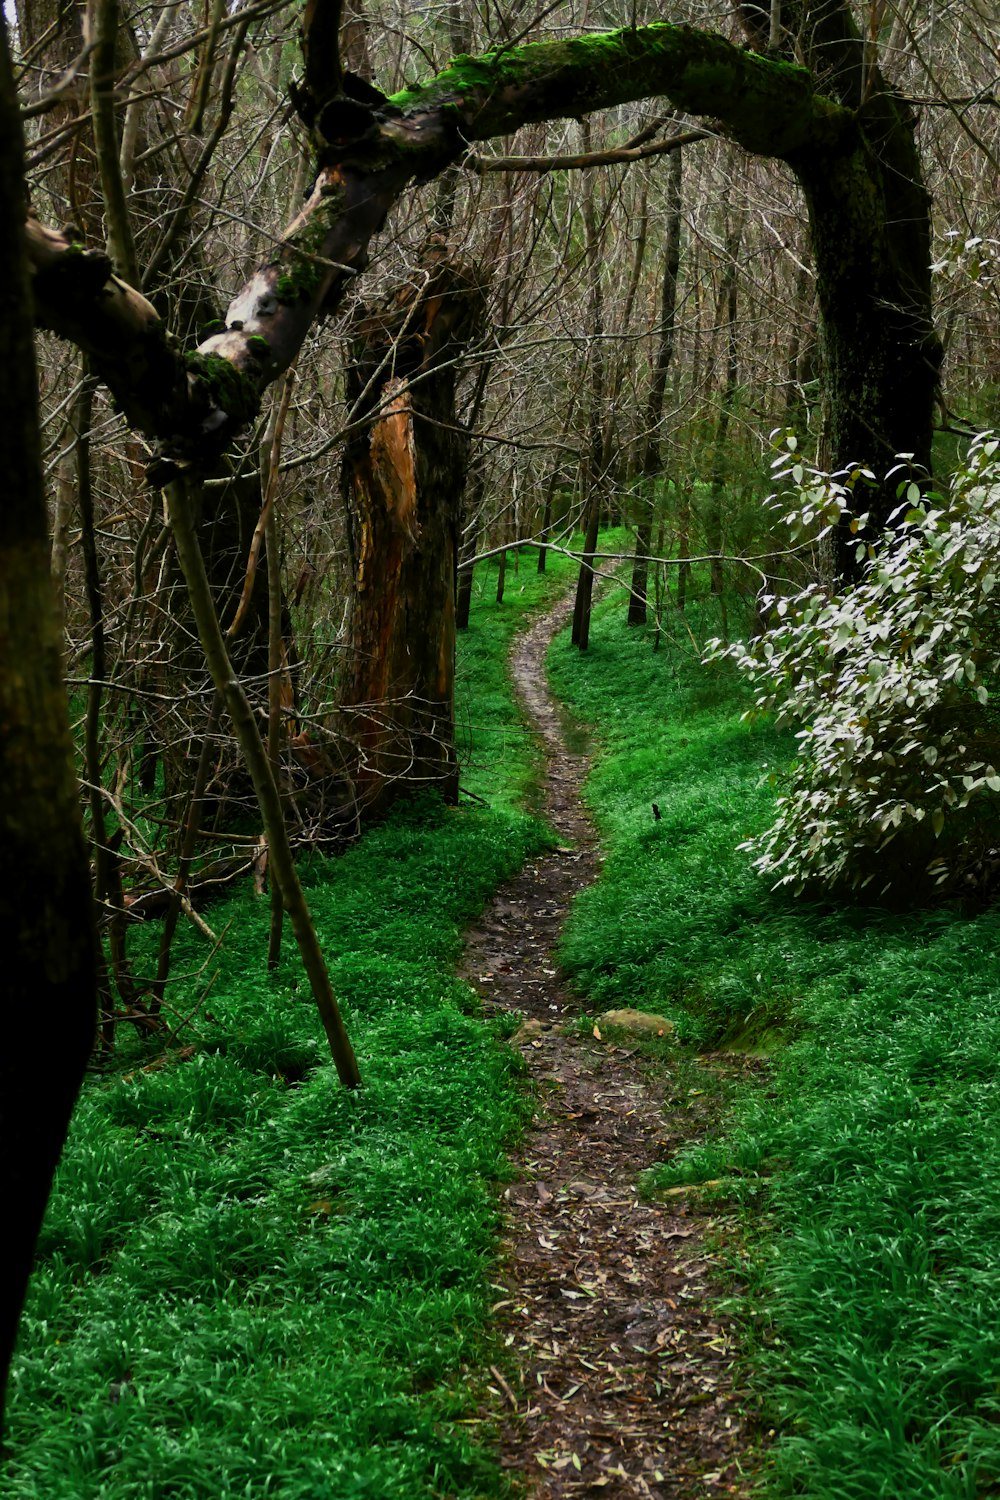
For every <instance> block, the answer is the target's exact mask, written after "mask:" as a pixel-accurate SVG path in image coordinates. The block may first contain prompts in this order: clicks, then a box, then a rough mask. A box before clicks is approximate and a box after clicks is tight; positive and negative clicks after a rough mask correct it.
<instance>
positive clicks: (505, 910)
mask: <svg viewBox="0 0 1000 1500" xmlns="http://www.w3.org/2000/svg"><path fill="white" fill-rule="evenodd" d="M571 609H572V604H571V602H570V601H563V602H562V603H561V604H560V605H559V606H558V607H557V608H556V609H555V610H554V611H552V612H550V613H549V614H548V615H547V616H546V617H545V618H543V619H542V620H541V621H539V622H538V623H537V624H536V625H535V626H534V627H533V628H532V629H531V630H530V631H529V632H528V633H526V634H525V635H523V636H521V637H519V638H518V640H517V641H516V642H515V646H514V651H513V654H512V657H511V667H512V672H513V676H514V681H515V685H516V689H517V693H518V696H519V698H520V700H521V703H522V705H523V707H524V709H525V711H526V713H527V714H528V715H529V716H530V718H531V720H532V721H533V723H534V725H535V727H536V729H537V731H538V734H539V736H540V738H541V741H542V743H543V745H544V748H545V755H546V779H545V788H544V807H545V812H546V814H547V816H548V817H549V819H550V820H551V822H552V823H553V825H554V826H555V827H556V829H557V830H558V831H559V833H560V835H561V836H562V838H563V840H564V841H565V842H564V844H563V845H562V846H561V847H560V848H559V849H558V850H556V851H554V852H552V853H547V854H543V855H540V856H539V857H538V858H536V859H534V860H532V861H529V863H528V864H527V865H526V866H525V868H524V869H523V870H522V871H521V872H520V873H519V874H518V875H517V876H516V877H515V878H514V879H513V880H512V881H510V882H509V883H508V884H507V885H505V886H504V887H503V888H502V889H501V890H500V891H499V892H498V893H497V895H496V897H495V898H494V900H493V902H492V904H491V905H490V906H489V907H488V908H487V910H486V912H485V913H484V915H483V917H482V920H481V921H480V923H479V924H478V925H477V926H476V927H474V928H473V929H472V930H471V931H470V933H469V935H468V940H467V947H466V957H465V965H464V968H465V973H466V975H467V977H468V978H469V980H470V981H471V982H472V984H473V985H475V987H476V989H477V990H478V991H479V993H480V995H481V996H482V997H483V1001H484V1005H485V1006H486V1008H487V1010H488V1011H489V1010H492V1011H493V1012H494V1013H496V1012H497V1011H501V1010H517V1011H520V1012H523V1013H524V1016H525V1020H524V1023H523V1024H522V1026H521V1028H520V1030H519V1032H518V1033H517V1035H516V1036H515V1038H514V1045H516V1046H518V1047H519V1049H520V1051H521V1052H522V1054H523V1055H524V1058H525V1061H526V1064H527V1068H528V1072H529V1075H530V1079H531V1082H532V1083H533V1084H534V1086H535V1089H536V1091H537V1100H538V1102H537V1108H536V1114H535V1119H534V1122H533V1124H532V1126H531V1127H530V1129H529V1130H528V1132H527V1133H526V1136H525V1139H524V1141H523V1144H522V1147H521V1149H520V1151H519V1152H518V1153H517V1155H516V1157H515V1167H516V1168H517V1170H518V1177H517V1180H516V1182H515V1183H514V1185H512V1186H511V1187H510V1188H509V1189H508V1190H507V1191H506V1193H505V1194H504V1200H505V1208H506V1210H507V1217H506V1226H505V1245H504V1249H505V1255H504V1259H503V1265H502V1269H501V1273H500V1275H501V1278H502V1280H503V1282H504V1283H505V1284H506V1285H507V1287H508V1288H509V1290H508V1292H507V1295H506V1296H505V1297H504V1298H503V1299H502V1300H501V1301H500V1303H499V1305H498V1307H497V1310H496V1311H497V1316H498V1318H499V1319H500V1321H501V1327H502V1329H503V1331H504V1333H505V1336H506V1338H507V1342H508V1345H509V1346H510V1347H511V1349H512V1352H513V1354H514V1355H515V1357H516V1364H517V1369H518V1372H519V1375H518V1378H515V1379H514V1380H513V1381H511V1379H510V1378H508V1376H509V1372H508V1375H504V1373H503V1372H502V1371H499V1370H494V1372H493V1373H494V1377H495V1381H496V1385H495V1389H496V1392H497V1396H498V1406H500V1405H502V1406H503V1414H502V1416H501V1417H500V1419H499V1420H500V1447H501V1456H502V1460H503V1463H504V1466H505V1467H506V1468H508V1469H509V1470H510V1471H512V1472H515V1473H520V1474H521V1475H523V1476H524V1477H525V1478H526V1479H527V1481H528V1485H529V1489H530V1493H531V1494H532V1495H533V1496H536V1497H538V1500H562V1497H567V1496H575V1495H584V1494H592V1493H593V1494H602V1495H607V1496H614V1497H622V1500H626V1497H628V1500H633V1497H641V1500H667V1497H669V1500H703V1497H706V1496H713V1495H736V1496H745V1495H747V1494H748V1493H749V1479H748V1477H747V1476H746V1475H745V1473H744V1470H743V1466H742V1464H743V1461H744V1456H745V1452H746V1448H747V1445H748V1439H747V1434H746V1433H745V1432H744V1431H743V1430H742V1421H741V1418H740V1416H739V1408H740V1399H739V1393H738V1392H737V1391H736V1390H735V1389H734V1383H733V1382H734V1376H733V1362H734V1353H733V1341H732V1335H731V1330H730V1328H729V1326H728V1324H727V1321H726V1319H725V1317H723V1316H720V1315H719V1314H718V1312H717V1311H715V1310H714V1309H713V1302H712V1298H711V1295H710V1293H709V1290H708V1283H709V1279H710V1276H711V1274H712V1253H711V1252H710V1250H709V1247H708V1243H707V1237H708V1236H709V1235H710V1234H711V1233H712V1231H713V1230H714V1229H716V1228H717V1227H718V1224H719V1221H718V1220H717V1219H713V1218H711V1217H709V1216H708V1214H707V1213H706V1212H705V1211H704V1210H703V1209H702V1208H701V1206H700V1205H699V1202H698V1194H697V1192H690V1193H685V1192H681V1193H678V1194H676V1195H675V1196H673V1197H671V1198H670V1200H669V1202H668V1203H667V1204H666V1205H663V1204H650V1203H643V1202H640V1201H639V1197H638V1181H639V1177H640V1174H641V1173H642V1172H643V1171H644V1170H645V1169H646V1168H647V1167H649V1166H651V1165H652V1164H653V1163H654V1162H655V1161H657V1160H662V1159H663V1157H664V1154H665V1153H667V1152H669V1150H670V1149H672V1148H673V1147H675V1146H677V1145H679V1144H680V1143H681V1142H682V1141H684V1140H689V1139H691V1137H692V1136H696V1135H698V1134H699V1133H700V1131H701V1130H702V1129H703V1128H704V1125H705V1123H706V1120H705V1114H706V1111H707V1110H708V1109H709V1108H710V1106H708V1105H707V1104H704V1103H703V1099H702V1095H701V1093H700V1091H697V1090H691V1089H690V1088H689V1085H690V1073H689V1071H687V1072H684V1073H683V1075H682V1077H683V1082H682V1083H681V1082H677V1083H675V1081H674V1080H673V1078H672V1072H673V1070H672V1069H670V1068H669V1067H664V1066H663V1065H662V1064H658V1065H657V1067H656V1069H655V1072H654V1070H653V1069H652V1068H651V1066H650V1065H649V1063H648V1062H645V1061H643V1059H642V1058H641V1057H639V1056H637V1055H636V1053H635V1052H634V1051H632V1050H630V1049H629V1048H628V1047H627V1046H624V1047H623V1046H613V1045H610V1044H609V1043H608V1042H607V1041H606V1040H599V1039H598V1038H597V1037H595V1036H593V1035H592V1034H590V1033H589V1032H587V1031H582V1030H581V1028H580V1027H579V1026H570V1025H569V1024H568V1023H572V1022H573V1020H574V1018H576V1017H578V1016H579V1015H580V1014H581V1008H580V1006H579V1003H578V1002H577V1001H576V1000H575V999H574V997H573V995H572V993H571V992H570V991H569V990H568V989H567V987H566V985H565V982H564V980H563V978H562V977H561V975H560V972H559V966H558V962H557V959H556V957H555V951H556V945H557V943H558V939H559V934H560V931H561V929H562V925H563V922H564V920H565V917H566V913H567V911H568V908H569V905H570V902H571V900H572V898H573V897H574V896H575V895H576V894H577V892H578V891H580V890H582V889H583V888H584V887H585V886H587V885H589V884H590V883H591V882H592V881H594V880H595V879H596V878H597V874H598V870H599V865H600V851H599V849H598V844H597V837H596V833H595V830H594V828H593V825H592V824H591V822H590V820H589V818H588V816H587V813H586V811H585V809H584V806H583V803H582V801H581V797H580V789H581V785H582V782H583V778H584V776H585V774H586V770H587V760H586V758H585V757H583V756H580V755H576V754H573V753H571V752H570V750H569V749H568V748H567V745H566V743H565V739H564V736H563V732H562V728H561V720H560V713H559V709H558V707H557V705H556V704H555V702H554V701H553V700H552V698H551V697H550V695H549V693H548V691H547V687H546V680H545V670H544V660H545V652H546V649H547V647H548V644H549V642H550V640H551V638H552V636H553V634H554V633H555V632H556V630H558V629H559V628H560V626H561V625H562V624H563V623H564V622H565V620H566V619H567V617H568V615H569V614H570V612H571ZM618 1035H620V1033H618ZM674 1094H676V1097H671V1096H672V1095H674Z"/></svg>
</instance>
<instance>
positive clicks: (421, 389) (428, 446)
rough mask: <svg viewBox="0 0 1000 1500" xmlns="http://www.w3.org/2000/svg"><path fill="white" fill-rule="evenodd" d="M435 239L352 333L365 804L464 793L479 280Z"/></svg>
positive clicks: (358, 694)
mask: <svg viewBox="0 0 1000 1500" xmlns="http://www.w3.org/2000/svg"><path fill="white" fill-rule="evenodd" d="M437 253H438V252H436V251H434V249H433V248H432V252H431V257H430V259H429V260H428V261H427V262H426V264H427V266H428V275H427V277H426V280H425V281H424V283H423V285H422V286H418V285H413V284H410V285H408V286H406V287H404V288H403V289H402V290H401V291H400V292H398V293H396V294H395V296H393V297H392V298H390V299H389V302H388V304H387V305H385V306H384V307H382V308H381V309H379V311H378V312H376V313H373V314H367V315H364V316H362V317H361V318H360V319H359V320H358V321H357V322H356V323H355V326H354V329H353V334H352V355H353V358H352V363H351V365H350V367H349V370H348V394H349V396H351V397H353V399H354V401H355V403H356V407H355V412H356V415H365V414H367V415H369V416H370V418H371V424H370V426H365V427H363V428H362V429H361V431H360V432H359V433H358V434H357V435H356V436H355V437H354V438H353V439H352V440H351V441H350V442H349V444H348V448H347V453H346V456H345V461H344V492H345V497H346V500H347V508H348V518H349V528H348V538H349V547H350V553H351V563H352V567H353V570H354V588H353V592H352V596H351V611H350V618H349V623H348V631H347V660H346V664H345V669H344V675H343V679H342V686H341V693H340V709H341V721H342V730H343V733H344V735H345V736H346V738H347V741H348V744H349V747H350V748H349V749H348V752H347V753H348V756H349V757H350V761H351V763H352V765H353V768H354V769H353V777H354V781H355V786H356V800H357V803H358V805H359V807H360V809H361V815H362V817H363V818H370V817H372V816H378V815H381V814H382V813H384V812H385V811H386V810H387V808H388V807H389V806H390V805H391V803H392V802H393V801H395V800H396V799H397V798H398V797H399V796H400V795H404V794H412V793H413V792H414V791H416V790H419V789H421V788H427V787H429V788H433V789H435V790H437V791H439V792H440V793H441V795H442V796H443V797H444V798H445V799H446V800H447V801H449V802H454V801H455V800H456V799H457V796H458V766H457V762H456V758H455V583H456V570H457V558H458V541H459V536H458V533H459V521H460V516H461V510H462V493H463V490H464V487H465V480H466V469H467V463H468V454H469V440H468V437H467V435H466V434H465V433H464V432H463V431H460V430H459V429H458V427H457V426H456V420H455V378H456V368H455V356H456V354H457V353H458V352H459V351H460V350H461V349H462V348H463V347H464V345H465V344H466V342H467V341H468V340H469V338H471V337H472V335H473V332H474V330H475V328H476V327H477V325H478V323H479V320H480V318H481V316H482V308H483V299H482V287H481V285H480V283H479V281H478V280H477V278H476V277H475V276H474V275H473V274H472V273H471V272H470V271H468V270H467V269H465V268H463V267H459V266H457V265H455V264H453V263H451V262H449V261H447V260H445V259H440V260H438V261H436V262H435V258H434V257H435V255H436V254H437Z"/></svg>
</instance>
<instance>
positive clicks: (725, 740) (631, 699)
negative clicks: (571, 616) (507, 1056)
mask: <svg viewBox="0 0 1000 1500" xmlns="http://www.w3.org/2000/svg"><path fill="white" fill-rule="evenodd" d="M624 608H625V606H624V599H623V598H621V597H618V598H615V599H612V600H609V601H608V602H607V604H606V605H605V606H603V607H602V610H601V611H600V617H599V619H598V621H597V622H596V623H595V627H594V632H593V636H592V642H593V644H592V650H591V651H590V653H588V655H587V656H585V657H581V656H580V655H579V654H578V653H574V652H572V651H571V650H570V649H569V648H568V646H567V645H566V644H565V642H563V641H560V642H558V643H557V644H556V645H555V647H554V648H553V651H552V654H551V666H552V672H553V676H554V679H555V681H556V683H557V685H558V687H559V690H560V691H561V692H562V693H563V694H564V695H565V697H566V698H567V700H568V701H569V702H570V703H571V704H572V706H573V708H574V710H575V712H576V713H577V714H578V715H579V716H580V717H581V718H582V719H583V720H585V721H587V722H588V723H590V724H591V725H592V726H593V731H594V734H595V737H596V739H597V741H598V743H599V744H600V747H601V754H600V758H599V760H598V762H597V765H596V767H595V770H594V772H593V775H592V778H591V781H590V784H589V789H588V795H589V798H590V801H591V803H592V806H593V808H594V811H595V813H596V815H597V817H598V820H599V822H600V824H601V826H602V830H603V833H604V836H605V838H606V840H607V843H608V847H609V856H608V859H607V862H606V864H605V867H604V872H603V876H602V879H601V881H600V883H599V884H598V885H597V886H595V887H593V888H592V889H591V890H590V891H589V892H587V893H585V894H584V896H583V897H582V898H581V899H580V901H579V902H578V903H577V904H576V906H575V908H574V911H573V914H572V919H571V922H570V926H569V929H568V931H567V934H566V939H565V945H564V955H563V956H564V960H565V962H566V964H567V966H568V967H569V969H570V971H571V973H572V974H573V976H574V977H575V980H576V983H577V984H578V985H579V986H580V987H581V988H582V989H583V990H584V991H585V993H586V994H587V995H588V996H589V997H590V998H591V1000H592V1002H593V1006H594V1008H595V1009H603V1008H604V1007H606V1006H612V1005H620V1004H626V1003H627V1004H633V1005H636V1006H640V1007H642V1008H648V1009H654V1010H660V1011H663V1012H665V1013H666V1014H668V1015H672V1016H673V1017H674V1018H675V1020H676V1021H677V1023H678V1027H679V1031H680V1034H681V1036H682V1037H683V1038H684V1039H685V1040H686V1041H688V1042H689V1043H692V1044H695V1045H696V1046H699V1047H719V1046H723V1047H725V1046H727V1045H731V1046H734V1047H736V1048H740V1049H757V1050H761V1051H768V1050H770V1051H771V1052H772V1058H773V1072H772V1073H771V1075H770V1077H769V1079H768V1080H767V1081H766V1083H761V1084H760V1085H759V1086H757V1087H755V1088H750V1089H743V1090H739V1091H737V1093H736V1095H735V1097H734V1098H733V1099H731V1100H730V1103H729V1110H730V1113H729V1118H728V1121H727V1125H726V1128H725V1131H724V1133H723V1134H722V1135H721V1136H719V1137H717V1138H714V1139H712V1140H709V1141H707V1142H705V1143H703V1144H702V1145H699V1146H694V1147H692V1148H690V1149H689V1150H687V1151H686V1152H684V1153H682V1154H681V1155H680V1156H679V1157H676V1158H674V1159H673V1160H672V1161H670V1162H666V1163H664V1164H663V1166H662V1167H660V1168H658V1169H656V1170H655V1171H654V1173H653V1174H652V1175H651V1180H650V1184H649V1186H650V1190H651V1191H653V1192H655V1191H656V1189H657V1187H665V1186H669V1185H671V1184H676V1183H679V1182H685V1181H692V1182H694V1181H702V1180H704V1179H708V1178H716V1177H720V1176H724V1177H726V1178H728V1180H729V1182H730V1184H731V1189H732V1195H734V1196H736V1197H737V1198H742V1199H743V1200H744V1202H745V1203H746V1205H747V1209H746V1212H747V1224H746V1226H745V1233H748V1234H750V1235H751V1240H750V1244H751V1250H750V1252H749V1257H748V1259H747V1260H746V1261H745V1263H744V1264H742V1265H741V1267H740V1269H741V1271H742V1272H743V1274H744V1276H746V1277H749V1279H750V1283H751V1290H750V1293H749V1295H748V1298H747V1300H746V1303H745V1305H744V1307H743V1311H744V1314H745V1318H744V1328H745V1333H746V1351H747V1358H748V1361H749V1369H750V1378H751V1381H752V1384H753V1385H754V1387H755V1388H756V1390H757V1391H758V1392H759V1393H760V1396H761V1399H762V1401H763V1412H764V1422H765V1428H766V1427H767V1426H769V1425H770V1426H775V1427H776V1428H777V1430H778V1438H777V1442H776V1444H775V1446H774V1449H773V1451H772V1453H771V1456H770V1458H769V1460H768V1465H767V1469H766V1474H765V1479H764V1480H763V1481H762V1484H763V1490H764V1492H765V1493H767V1494H771V1495H775V1496H777V1495H782V1496H788V1495H804V1496H808V1497H809V1500H873V1497H886V1500H889V1497H891V1500H903V1497H905V1500H925V1497H926V1500H932V1497H933V1500H938V1497H948V1500H952V1497H954V1500H958V1497H963V1500H972V1497H980V1496H987V1495H990V1494H1000V1074H998V1068H997V1059H998V1057H1000V914H998V913H996V912H986V913H983V914H979V915H973V916H970V915H967V914H963V913H962V912H960V911H958V910H956V909H950V908H949V909H942V910H938V911H915V912H912V913H898V912H896V913H889V912H882V911H877V910H872V909H865V908H864V907H861V906H850V905H842V906H835V905H832V904H831V905H827V906H822V905H817V904H807V903H797V902H795V901H794V899H792V898H787V897H779V896H776V895H772V894H771V893H769V891H768V890H767V888H766V886H765V885H764V884H763V883H762V882H761V881H760V880H758V878H757V877H756V876H755V875H754V874H753V873H752V871H751V870H750V868H749V859H748V856H746V855H744V854H741V853H738V852H737V851H736V847H735V846H736V845H737V844H738V843H739V841H740V840H741V839H743V838H745V837H746V836H747V835H748V834H750V833H752V832H754V831H756V830H757V829H759V828H761V827H762V826H764V825H765V824H766V822H767V821H768V817H769V808H770V805H771V799H772V797H773V793H772V791H771V790H770V788H769V786H768V785H767V779H766V778H767V772H768V770H769V769H770V768H772V767H774V766H775V765H776V764H779V765H780V764H781V763H783V762H784V761H786V760H787V759H788V758H789V756H790V755H791V753H792V745H791V742H790V741H789V740H788V739H787V738H780V737H777V736H775V735H774V734H773V733H771V732H770V731H768V730H767V729H766V728H762V727H756V728H751V727H748V726H747V725H746V724H743V723H741V722H740V719H739V710H740V707H741V700H740V694H739V689H738V686H737V684H735V683H734V682H733V680H732V678H731V677H729V676H728V674H727V673H726V672H725V671H724V670H722V669H720V668H718V667H715V668H712V669H710V670H706V669H703V668H701V667H699V666H698V665H697V662H696V658H695V653H694V651H693V649H692V647H691V645H690V642H688V643H687V645H686V646H685V644H684V642H685V639H686V637H685V635H684V633H683V632H682V631H679V630H675V631H674V641H673V643H672V645H670V646H669V647H665V648H664V649H663V650H662V651H660V652H659V653H658V654H654V653H653V652H652V651H651V649H650V643H649V639H648V637H647V636H645V635H644V634H643V633H642V632H635V631H632V632H630V631H628V630H627V628H626V627H625V625H624ZM691 623H692V624H693V625H694V627H695V633H696V634H698V633H700V631H702V632H705V633H711V629H712V628H714V627H712V626H710V625H708V624H702V625H699V621H698V616H697V613H695V614H694V616H693V618H692V622H691ZM653 802H656V803H657V805H658V806H659V808H660V811H661V819H660V821H659V822H657V821H655V820H654V818H653V815H652V810H651V804H652V803H653ZM778 1044H781V1045H778ZM776 1046H777V1050H774V1049H775V1047H776Z"/></svg>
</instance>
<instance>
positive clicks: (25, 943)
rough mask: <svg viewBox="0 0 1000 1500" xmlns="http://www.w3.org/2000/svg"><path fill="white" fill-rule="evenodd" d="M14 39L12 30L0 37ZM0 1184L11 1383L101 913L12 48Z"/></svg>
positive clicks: (89, 997) (3, 1366) (5, 271)
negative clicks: (66, 655) (44, 435)
mask: <svg viewBox="0 0 1000 1500" xmlns="http://www.w3.org/2000/svg"><path fill="white" fill-rule="evenodd" d="M0 31H3V28H0ZM0 139H2V140H3V141H4V143H5V144H4V148H3V150H2V151H0V205H2V212H0V285H2V286H3V287H4V289H5V305H4V315H3V317H2V318H0V411H3V414H4V434H5V440H4V464H5V492H4V503H3V505H2V506H0V724H2V726H3V733H2V735H0V951H2V953H3V955H4V967H5V977H4V992H5V994H6V996H7V999H6V1003H5V1025H4V1045H3V1053H2V1062H0V1175H2V1180H3V1184H4V1210H5V1223H6V1226H7V1227H6V1231H5V1236H4V1238H5V1245H6V1252H7V1270H6V1272H5V1273H4V1278H3V1297H2V1300H0V1309H2V1311H0V1378H2V1380H3V1381H4V1382H5V1381H6V1375H7V1370H8V1367H9V1363H10V1357H11V1352H12V1350H13V1345H14V1339H15V1335H16V1331H17V1322H18V1318H19V1315H20V1311H21V1305H22V1303H23V1300H24V1294H25V1289H26V1286H27V1281H28V1273H29V1271H30V1268H31V1261H32V1256H33V1253H34V1247H35V1241H36V1238H37V1235H38V1230H39V1227H40V1225H41V1221H42V1215H43V1213H44V1210H45V1204H46V1201H47V1199H48V1194H49V1188H50V1186H51V1183H52V1174H53V1172H54V1170H55V1167H56V1163H57V1161H58V1159H59V1154H60V1152H61V1150H62V1146H63V1142H64V1140H65V1136H66V1129H67V1126H68V1124H69V1118H70V1113H71V1111H72V1109H73V1105H74V1103H75V1100H76V1096H77V1092H78V1090H79V1087H80V1082H81V1080H82V1078H83V1072H84V1068H85V1066H86V1063H87V1058H88V1056H89V1054H90V1048H91V1045H92V1042H93V1036H94V1020H95V1010H96V996H95V954H96V946H95V940H94V915H93V906H92V901H91V892H90V874H89V870H88V866H87V856H86V850H85V846H84V841H83V831H82V828H81V824H80V809H79V793H78V789H77V785H76V779H75V777H74V775H73V748H72V743H71V740H70V734H69V724H68V719H67V712H66V694H65V690H64V688H63V684H62V658H61V637H60V627H59V623H58V621H57V618H56V609H55V599H54V594H53V588H52V579H51V574H50V568H49V540H48V528H47V522H46V510H45V496H44V491H43V487H42V471H41V458H40V448H39V437H38V413H37V397H36V384H35V365H34V350H33V347H32V330H31V314H30V307H31V300H30V298H31V294H30V290H29V285H28V272H27V261H26V253H25V251H26V247H25V234H24V227H23V226H24V200H23V186H22V146H21V125H20V120H19V117H18V111H17V102H16V99H15V95H14V84H13V78H12V75H11V68H10V58H9V54H8V51H7V39H6V33H5V32H4V34H3V35H0Z"/></svg>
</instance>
